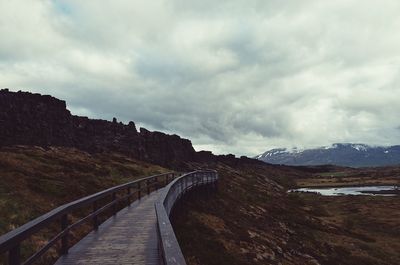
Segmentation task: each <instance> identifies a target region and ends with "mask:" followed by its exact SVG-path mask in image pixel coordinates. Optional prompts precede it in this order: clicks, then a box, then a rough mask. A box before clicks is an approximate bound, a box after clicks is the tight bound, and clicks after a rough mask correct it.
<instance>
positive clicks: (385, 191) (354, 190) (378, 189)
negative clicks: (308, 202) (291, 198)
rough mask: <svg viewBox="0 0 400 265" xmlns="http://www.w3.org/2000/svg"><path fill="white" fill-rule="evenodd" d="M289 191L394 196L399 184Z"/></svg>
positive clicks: (330, 194)
mask: <svg viewBox="0 0 400 265" xmlns="http://www.w3.org/2000/svg"><path fill="white" fill-rule="evenodd" d="M289 192H314V193H318V194H321V195H323V196H341V195H370V196H371V195H372V196H396V195H400V187H399V186H362V187H360V186H355V187H331V188H300V189H292V190H289Z"/></svg>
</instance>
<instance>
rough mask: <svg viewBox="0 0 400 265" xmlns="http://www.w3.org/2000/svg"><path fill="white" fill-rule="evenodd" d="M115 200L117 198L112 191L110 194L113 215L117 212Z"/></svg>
mask: <svg viewBox="0 0 400 265" xmlns="http://www.w3.org/2000/svg"><path fill="white" fill-rule="evenodd" d="M116 200H117V193H116V192H113V194H112V201H113V203H114V204H113V215H116V214H117V202H116Z"/></svg>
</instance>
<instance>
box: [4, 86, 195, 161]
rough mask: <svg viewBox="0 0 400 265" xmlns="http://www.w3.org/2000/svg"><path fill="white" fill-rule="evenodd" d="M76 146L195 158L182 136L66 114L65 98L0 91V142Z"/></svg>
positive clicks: (142, 155) (150, 158)
mask: <svg viewBox="0 0 400 265" xmlns="http://www.w3.org/2000/svg"><path fill="white" fill-rule="evenodd" d="M12 145H31V146H32V145H33V146H41V147H47V146H65V147H76V148H78V149H81V150H85V151H88V152H109V151H113V152H120V153H124V154H126V155H130V156H133V157H135V158H139V159H141V160H145V161H149V162H152V163H156V164H160V165H164V166H174V167H179V165H180V164H182V163H184V162H185V161H191V160H193V159H195V157H196V152H195V150H194V148H193V146H192V144H191V142H190V141H189V140H187V139H182V138H181V137H179V136H177V135H167V134H164V133H161V132H150V131H148V130H146V129H144V128H141V129H140V132H138V131H137V129H136V126H135V123H134V122H129V124H127V125H125V124H123V123H121V122H117V121H116V119H114V120H113V121H112V122H111V121H106V120H94V119H89V118H87V117H80V116H74V115H71V113H70V111H69V110H67V108H66V103H65V101H62V100H59V99H56V98H54V97H52V96H47V95H46V96H45V95H40V94H32V93H29V92H21V91H19V92H11V91H9V90H8V89H3V90H0V146H12Z"/></svg>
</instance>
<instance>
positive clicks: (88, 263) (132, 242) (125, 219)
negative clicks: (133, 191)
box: [55, 189, 163, 265]
mask: <svg viewBox="0 0 400 265" xmlns="http://www.w3.org/2000/svg"><path fill="white" fill-rule="evenodd" d="M162 190H163V189H160V190H158V191H154V192H152V193H151V194H150V195H147V196H145V197H142V198H141V200H138V201H135V202H133V203H132V204H131V206H129V207H126V208H124V209H122V210H121V211H119V212H118V213H117V215H116V216H114V217H111V218H109V219H108V220H107V221H105V222H104V223H103V224H102V225H100V226H99V229H98V230H97V231H93V232H91V233H89V234H88V235H87V236H86V237H84V238H83V239H82V240H81V241H79V242H78V243H77V244H76V245H75V246H73V247H72V248H71V249H70V250H69V253H68V254H67V255H64V256H62V257H61V258H60V259H59V260H58V261H57V262H56V263H55V264H56V265H72V264H80V265H92V264H93V265H95V264H96V265H97V264H101V265H111V264H112V265H122V264H149V265H152V264H159V257H158V251H157V229H156V213H155V208H154V203H155V202H156V200H157V199H158V198H159V195H160V194H161V192H162Z"/></svg>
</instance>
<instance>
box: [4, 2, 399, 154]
mask: <svg viewBox="0 0 400 265" xmlns="http://www.w3.org/2000/svg"><path fill="white" fill-rule="evenodd" d="M399 14H400V1H398V0H381V1H376V0H364V1H359V0H337V1H320V0H315V1H314V0H302V1H298V0H292V1H289V0H288V1H281V0H230V1H211V0H202V1H192V0H151V1H149V0H143V1H142V0H113V1H94V0H85V1H82V0H79V1H78V0H0V87H9V88H10V89H11V90H27V91H32V92H39V93H44V94H51V95H54V96H56V97H58V98H61V99H64V100H66V101H67V104H68V107H69V109H70V110H71V111H72V113H74V114H78V115H85V116H89V117H93V118H104V119H112V118H113V117H117V118H118V120H121V121H124V122H127V121H129V120H133V121H135V122H136V123H137V126H138V127H139V126H143V127H146V128H148V129H151V130H161V131H164V132H168V133H176V134H179V135H181V136H183V137H186V138H190V139H191V140H192V142H193V144H194V146H195V148H196V149H197V150H202V149H207V150H212V151H213V152H214V153H234V154H237V155H243V154H244V155H250V156H252V155H257V154H259V153H261V152H264V151H266V150H267V149H270V148H273V147H293V146H298V147H314V146H319V145H326V144H330V143H334V142H363V143H369V144H385V145H386V144H399V143H400V141H399V137H400V119H399V114H400V15H399Z"/></svg>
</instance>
